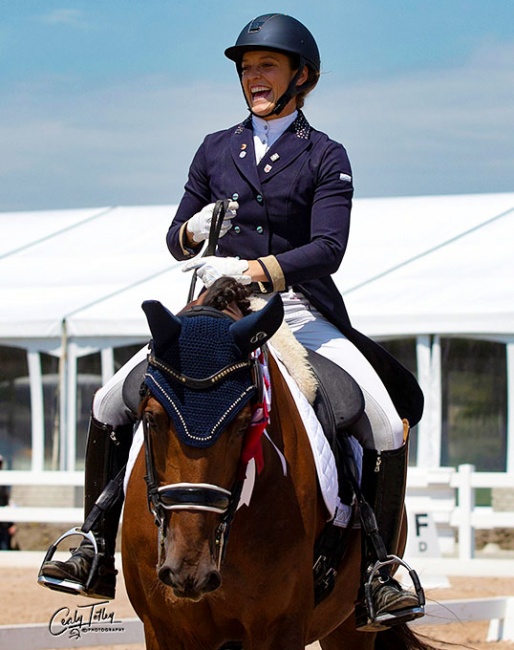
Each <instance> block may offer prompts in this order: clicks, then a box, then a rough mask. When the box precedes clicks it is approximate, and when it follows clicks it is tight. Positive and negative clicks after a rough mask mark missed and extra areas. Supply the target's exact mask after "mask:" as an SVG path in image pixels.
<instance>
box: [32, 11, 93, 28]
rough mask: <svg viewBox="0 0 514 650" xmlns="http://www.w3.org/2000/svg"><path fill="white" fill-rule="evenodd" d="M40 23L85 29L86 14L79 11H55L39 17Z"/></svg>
mask: <svg viewBox="0 0 514 650" xmlns="http://www.w3.org/2000/svg"><path fill="white" fill-rule="evenodd" d="M39 20H40V22H42V23H46V24H47V25H69V26H71V27H83V26H84V24H85V20H84V13H83V12H82V11H80V10H79V9H55V10H53V11H49V12H48V13H46V14H43V15H41V16H40V17H39Z"/></svg>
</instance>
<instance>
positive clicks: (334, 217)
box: [276, 141, 353, 285]
mask: <svg viewBox="0 0 514 650" xmlns="http://www.w3.org/2000/svg"><path fill="white" fill-rule="evenodd" d="M309 174H312V177H313V178H315V183H314V189H313V194H312V199H311V202H310V205H306V206H305V210H306V211H309V210H310V215H309V216H310V238H309V241H308V242H307V243H305V244H303V245H301V246H298V247H296V248H294V249H292V250H289V251H285V252H283V253H278V254H277V255H276V259H277V261H278V263H279V264H280V267H281V268H282V272H283V274H284V277H285V282H286V284H287V285H295V284H301V283H302V282H305V281H308V280H312V279H316V278H321V277H324V276H328V275H331V274H332V273H334V272H335V271H337V269H338V268H339V265H340V264H341V261H342V259H343V256H344V253H345V251H346V246H347V243H348V235H349V230H350V213H351V207H352V197H353V184H352V171H351V166H350V161H349V160H348V156H347V154H346V151H345V149H344V147H343V146H342V145H340V144H338V143H336V142H333V141H329V145H328V146H327V147H326V149H325V150H324V151H323V154H322V155H321V156H319V157H318V156H316V155H313V156H310V160H309Z"/></svg>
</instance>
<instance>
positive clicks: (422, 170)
mask: <svg viewBox="0 0 514 650" xmlns="http://www.w3.org/2000/svg"><path fill="white" fill-rule="evenodd" d="M513 60H514V43H506V44H494V43H493V44H491V43H485V44H483V45H482V46H481V47H480V48H479V49H478V50H477V51H476V52H475V53H474V55H473V57H472V58H471V59H470V60H469V61H468V62H467V63H466V64H465V65H463V66H460V67H454V68H448V69H442V70H425V71H418V72H416V73H410V74H408V75H407V74H406V75H402V76H398V77H394V78H389V79H383V80H375V81H366V82H363V83H354V84H350V85H349V86H347V87H345V88H327V89H326V90H321V89H320V96H319V97H318V98H317V99H316V101H315V100H314V98H313V101H312V109H313V110H312V112H311V115H312V117H313V121H314V117H315V119H316V121H317V122H318V123H320V124H323V125H324V127H326V129H327V130H328V132H329V133H330V134H331V135H332V137H334V138H335V139H338V140H340V141H342V142H344V143H345V144H346V145H347V146H348V149H349V151H350V153H351V154H352V156H351V157H352V160H353V162H354V167H355V166H356V165H357V166H358V167H359V171H358V174H357V177H358V178H359V177H360V178H361V181H360V182H361V184H362V187H363V188H364V191H365V193H366V194H367V195H375V196H377V195H391V194H405V193H406V194H417V193H448V192H468V191H469V192H481V191H504V190H509V191H512V190H513V189H514V188H513V185H512V169H513V168H514V68H513V67H512V61H513ZM334 107H338V109H337V110H335V109H334Z"/></svg>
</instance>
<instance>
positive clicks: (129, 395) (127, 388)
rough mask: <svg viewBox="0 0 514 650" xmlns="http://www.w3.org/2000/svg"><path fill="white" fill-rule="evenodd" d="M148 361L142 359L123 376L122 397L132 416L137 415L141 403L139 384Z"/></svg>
mask: <svg viewBox="0 0 514 650" xmlns="http://www.w3.org/2000/svg"><path fill="white" fill-rule="evenodd" d="M147 367H148V361H147V360H146V359H143V361H140V362H139V363H138V364H137V366H134V367H133V368H132V370H131V371H130V372H129V374H128V375H127V376H126V377H125V380H124V382H123V388H122V397H123V401H124V403H125V406H126V407H127V408H129V409H130V410H131V412H132V413H133V415H134V416H136V415H137V412H138V410H139V404H140V403H141V386H142V384H143V382H144V380H145V372H146V369H147Z"/></svg>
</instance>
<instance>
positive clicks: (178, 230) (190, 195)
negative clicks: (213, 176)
mask: <svg viewBox="0 0 514 650" xmlns="http://www.w3.org/2000/svg"><path fill="white" fill-rule="evenodd" d="M184 190H185V191H184V194H183V196H182V199H181V201H180V203H179V206H178V208H177V212H176V213H175V216H174V218H173V221H172V222H171V225H170V227H169V229H168V233H167V235H166V244H167V246H168V250H169V251H170V253H171V254H172V255H173V257H174V258H175V259H177V260H187V259H189V258H191V257H194V256H195V255H197V254H198V253H199V252H200V251H201V250H202V246H198V247H197V248H195V249H192V248H187V247H186V246H185V244H184V238H183V234H184V228H185V224H186V221H187V220H188V219H190V218H191V217H192V216H193V215H194V214H196V213H197V212H199V211H200V210H201V209H202V208H203V207H205V206H206V205H208V204H209V203H210V202H211V201H210V196H211V194H210V188H209V179H208V175H207V173H206V165H205V141H204V142H203V143H202V145H201V146H200V148H199V149H198V151H197V152H196V154H195V157H194V158H193V162H192V163H191V166H190V168H189V176H188V180H187V183H186V186H185V188H184Z"/></svg>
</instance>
